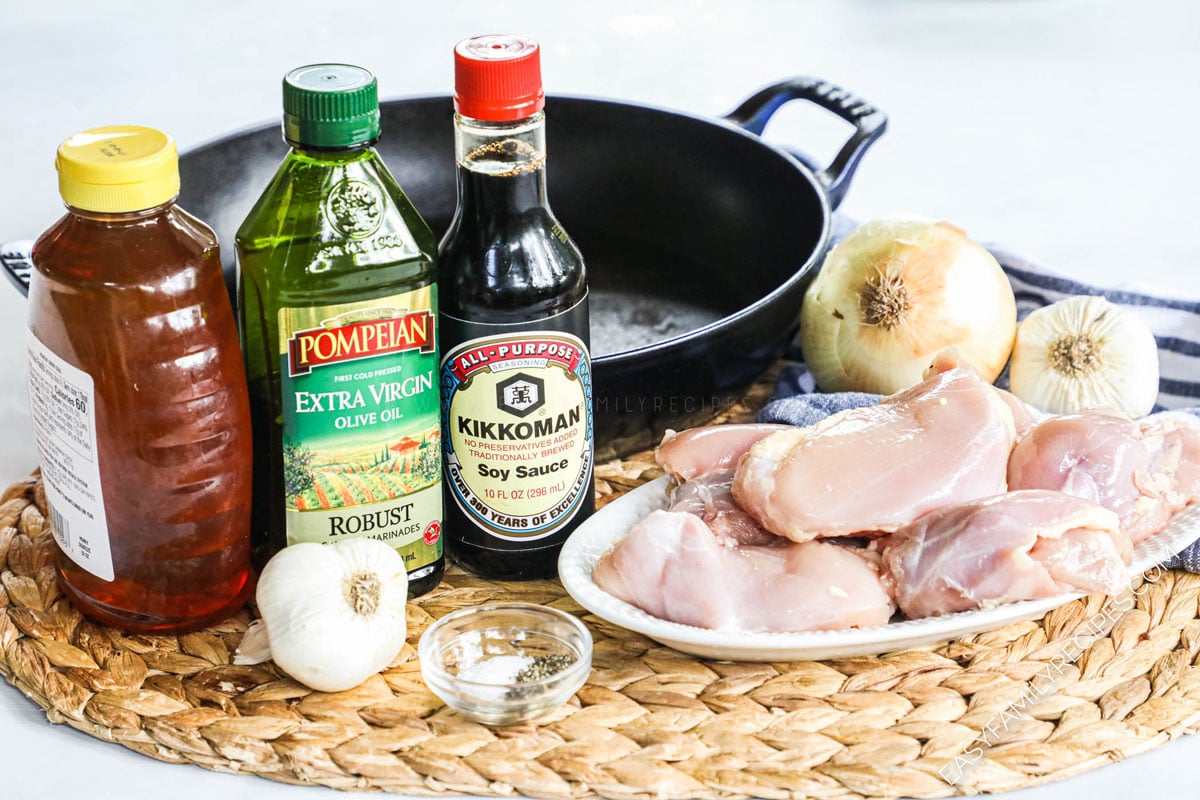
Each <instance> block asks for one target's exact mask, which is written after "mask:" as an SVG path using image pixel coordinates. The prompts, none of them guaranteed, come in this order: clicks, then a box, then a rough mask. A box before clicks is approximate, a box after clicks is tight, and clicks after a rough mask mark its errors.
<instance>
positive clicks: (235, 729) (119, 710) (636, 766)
mask: <svg viewBox="0 0 1200 800" xmlns="http://www.w3.org/2000/svg"><path fill="white" fill-rule="evenodd" d="M767 385H769V382H764V383H763V385H762V386H763V387H765V386H767ZM764 395H765V390H764V389H763V388H762V387H760V388H759V389H758V390H757V391H756V392H754V393H752V395H751V397H749V398H748V401H747V403H746V404H743V405H740V406H739V407H737V408H735V409H734V411H733V412H731V414H729V415H727V416H726V418H734V419H737V418H740V417H744V416H747V415H748V414H749V411H750V409H751V408H753V407H754V406H756V405H758V404H759V402H761V399H762V397H763V396H764ZM658 474H660V473H659V472H658V471H657V470H656V469H655V467H654V466H653V461H652V459H651V458H650V457H649V455H648V454H644V455H642V456H639V457H635V458H632V459H627V460H625V461H618V462H611V463H609V464H606V465H604V466H603V467H602V468H600V469H598V470H597V476H598V481H597V491H598V493H599V494H600V495H601V501H602V502H603V501H605V500H611V499H612V498H614V497H616V496H619V495H620V494H621V493H622V492H624V491H627V490H628V489H629V488H632V487H633V486H636V485H639V484H640V483H642V482H644V481H645V480H648V479H650V478H653V477H656V476H657V475H658ZM45 510H46V506H45V497H44V495H43V493H42V491H41V485H40V483H39V482H38V481H37V478H36V476H34V477H32V478H30V479H28V480H26V481H23V482H20V483H16V484H14V485H12V486H11V487H9V488H8V490H7V491H6V492H5V493H4V494H3V496H2V497H0V581H2V583H3V588H2V589H0V672H3V673H4V674H5V675H6V676H7V678H8V680H9V682H10V683H12V684H14V685H15V686H17V687H18V688H19V689H20V690H21V691H22V692H24V693H25V694H26V695H27V696H28V697H29V698H30V699H32V700H33V701H34V702H36V703H37V704H38V705H39V706H41V707H42V708H43V709H45V711H46V716H47V718H48V719H49V720H50V721H51V722H55V723H65V724H67V725H70V726H71V727H73V728H76V729H78V730H81V731H83V732H85V733H87V734H90V735H92V736H95V737H96V738H98V739H103V740H106V741H111V742H118V743H120V744H122V745H124V746H125V747H128V748H130V749H132V750H136V751H137V752H139V753H142V754H144V755H147V756H150V757H151V758H156V759H159V760H162V761H168V762H174V763H192V764H199V765H200V766H202V767H205V768H208V769H213V770H219V771H223V772H238V773H246V774H253V775H259V776H262V777H265V778H269V779H271V780H276V781H283V782H287V783H298V784H322V785H325V786H331V787H334V788H338V789H366V790H372V789H373V790H385V791H392V792H404V793H408V794H421V795H425V794H430V795H432V794H442V793H451V794H461V793H469V794H479V795H514V794H524V795H527V796H530V797H539V798H540V797H545V798H566V797H588V796H601V797H609V798H649V797H656V798H708V797H714V798H716V797H720V798H726V797H742V796H753V797H764V798H793V797H794V798H801V797H814V798H856V797H870V798H876V797H901V796H913V797H944V796H948V795H953V794H973V793H976V792H981V791H1001V790H1006V789H1015V788H1019V787H1022V786H1029V785H1032V784H1035V783H1042V782H1045V781H1049V780H1055V779H1058V778H1062V777H1066V776H1068V775H1072V774H1074V773H1077V772H1080V771H1083V770H1087V769H1091V768H1093V767H1097V766H1100V765H1102V764H1106V763H1108V762H1111V761H1117V760H1120V759H1122V758H1124V757H1126V756H1129V755H1132V754H1135V753H1138V752H1141V751H1144V750H1148V749H1150V748H1153V747H1156V746H1158V745H1160V744H1163V743H1164V742H1167V741H1169V740H1170V739H1172V738H1174V737H1176V736H1178V735H1180V734H1182V733H1186V732H1189V730H1190V728H1191V726H1192V725H1194V724H1197V723H1200V664H1198V662H1200V619H1198V618H1197V602H1198V597H1200V576H1195V575H1188V574H1183V573H1172V572H1164V573H1161V574H1158V575H1154V576H1151V577H1152V580H1148V581H1147V582H1146V583H1144V584H1142V586H1141V587H1139V588H1138V590H1137V591H1136V592H1134V593H1131V594H1130V595H1129V596H1128V597H1125V598H1117V599H1113V598H1105V597H1100V596H1094V597H1090V598H1085V599H1082V600H1078V601H1076V602H1073V603H1070V604H1069V605H1067V606H1064V607H1063V608H1060V609H1058V610H1056V611H1054V612H1051V613H1050V614H1048V615H1046V617H1045V618H1044V619H1042V620H1039V621H1033V622H1023V623H1019V624H1015V625H1010V626H1008V627H1005V628H1001V629H999V630H996V631H992V632H990V633H986V634H980V635H978V636H974V637H971V638H969V639H966V640H962V641H956V642H949V643H946V644H942V645H940V646H936V647H932V648H926V649H919V650H910V651H904V652H898V653H891V654H888V655H884V656H880V657H862V658H851V659H845V660H840V661H827V662H798V663H786V664H785V663H780V664H737V663H727V662H706V661H698V660H696V659H694V658H692V657H690V656H686V655H683V654H681V653H678V652H675V651H673V650H670V649H667V648H664V647H662V646H659V645H657V644H655V643H654V642H652V641H650V640H648V639H645V638H643V637H641V636H638V635H636V634H631V633H629V632H627V631H625V630H623V629H621V628H617V627H615V626H613V625H610V624H608V623H606V622H604V621H603V620H600V619H597V618H595V617H593V616H591V615H589V614H586V613H584V612H583V610H582V609H580V608H579V607H578V606H577V605H576V604H575V603H574V602H573V601H572V600H571V599H570V598H569V597H567V596H566V595H565V593H564V591H563V589H562V587H561V586H559V585H558V583H557V582H551V581H539V582H534V583H526V584H502V583H492V582H488V581H484V580H480V579H478V578H473V577H471V576H468V575H466V574H463V573H462V572H460V571H457V570H454V569H451V570H450V571H449V572H448V573H447V576H446V579H445V582H444V583H443V584H442V585H441V586H440V587H439V588H438V589H437V590H436V591H434V592H433V593H431V594H429V595H427V596H425V597H423V598H421V599H420V600H418V601H416V602H413V603H410V604H409V620H408V622H409V637H408V644H407V645H405V648H404V651H403V652H402V653H401V655H400V657H399V658H398V660H397V662H396V663H394V665H393V666H392V667H391V668H390V669H389V670H387V671H386V672H384V673H383V674H381V675H378V676H376V677H374V678H372V679H370V680H368V681H367V682H366V683H364V684H363V685H361V686H359V687H358V688H356V689H354V690H352V691H348V692H341V693H338V694H323V693H320V692H313V691H311V690H309V689H307V688H305V687H303V686H301V685H299V684H297V683H295V682H294V681H292V680H289V679H288V678H287V677H286V676H284V675H283V674H282V673H280V672H278V671H276V670H275V669H274V667H273V666H272V665H271V664H269V663H268V664H265V665H261V666H258V667H245V666H233V665H231V664H230V663H229V662H230V656H231V653H233V651H234V650H235V649H236V647H237V645H238V642H239V641H240V640H241V637H242V634H243V633H244V631H245V630H246V626H247V624H248V622H249V617H248V615H247V613H246V612H242V613H240V614H238V615H237V616H235V617H233V618H232V619H229V620H227V621H226V622H224V623H222V624H220V625H217V626H214V627H212V628H209V629H208V630H205V631H203V632H200V633H192V634H187V635H183V636H179V637H174V636H130V635H124V634H121V633H119V632H117V631H115V630H111V629H107V628H104V627H102V626H99V625H97V624H95V623H93V622H91V621H89V620H87V619H85V618H83V617H82V616H81V615H80V614H79V612H77V611H76V610H75V609H74V608H72V607H71V605H70V604H69V603H68V602H67V601H66V599H65V598H63V597H62V595H61V594H60V593H59V591H58V588H57V586H56V584H55V580H54V570H53V567H52V560H53V556H54V544H53V540H52V538H51V536H50V535H49V525H48V523H47V521H46V519H45ZM501 599H503V600H515V599H519V600H525V601H530V602H536V603H545V604H549V605H553V606H555V607H557V608H561V609H564V610H567V611H571V612H574V613H577V614H581V615H582V617H583V619H584V620H585V621H586V622H587V624H588V625H589V627H590V628H591V630H592V634H593V636H594V637H595V654H594V668H593V670H592V674H591V677H590V679H589V681H588V684H587V685H586V686H585V687H584V688H583V689H581V690H580V691H579V693H578V694H577V696H576V697H575V698H573V699H572V700H571V702H569V703H568V704H567V705H566V706H565V707H563V708H562V709H560V710H559V711H557V712H555V713H554V714H552V715H550V716H548V717H545V718H543V719H541V720H538V721H537V722H536V723H533V724H527V725H523V726H519V727H514V728H487V727H485V726H482V725H477V724H474V723H472V722H469V721H467V720H465V719H464V718H462V717H460V716H459V715H457V714H456V713H454V712H452V711H449V710H448V709H446V708H445V707H444V706H443V705H442V703H441V701H440V700H438V699H437V698H436V697H434V696H433V695H432V694H430V692H429V691H428V690H427V689H426V688H425V685H424V683H423V682H422V680H421V674H420V668H419V666H418V664H417V660H416V644H417V640H418V639H419V638H420V636H421V633H422V632H423V631H424V630H425V628H426V627H427V626H428V624H429V623H430V622H431V621H432V620H433V619H436V618H437V617H440V616H442V615H444V614H446V613H449V612H450V611H453V610H456V609H459V608H464V607H469V606H474V605H479V604H481V603H485V602H489V601H493V600H501Z"/></svg>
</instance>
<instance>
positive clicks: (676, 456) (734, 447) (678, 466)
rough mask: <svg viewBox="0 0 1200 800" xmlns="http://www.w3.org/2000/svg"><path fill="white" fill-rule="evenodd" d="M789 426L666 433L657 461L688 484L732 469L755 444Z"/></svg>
mask: <svg viewBox="0 0 1200 800" xmlns="http://www.w3.org/2000/svg"><path fill="white" fill-rule="evenodd" d="M790 427H791V426H790V425H774V424H770V423H748V424H744V425H714V426H712V427H708V428H691V429H690V430H686V431H682V432H679V433H676V432H675V431H667V435H666V436H664V437H663V440H662V444H660V445H659V446H658V447H657V448H656V449H655V451H654V458H655V460H656V461H658V464H659V466H661V467H662V468H663V469H665V470H666V471H667V472H668V473H670V474H671V475H673V476H674V477H675V478H676V479H678V480H681V481H689V480H691V479H692V478H695V477H698V476H700V475H703V474H705V473H707V472H712V471H713V470H721V469H733V468H734V467H736V466H737V464H738V461H739V460H741V458H742V456H744V455H746V451H748V450H749V449H750V448H751V447H752V446H753V445H754V443H755V442H757V441H759V440H761V439H764V438H766V437H767V436H770V435H771V434H772V433H777V432H779V431H782V430H787V429H788V428H790Z"/></svg>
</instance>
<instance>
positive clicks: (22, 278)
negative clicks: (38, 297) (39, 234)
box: [0, 239, 33, 297]
mask: <svg viewBox="0 0 1200 800" xmlns="http://www.w3.org/2000/svg"><path fill="white" fill-rule="evenodd" d="M0 264H2V265H3V266H4V274H5V275H7V276H8V279H9V280H10V281H12V285H13V286H15V287H17V291H18V292H20V293H21V294H23V295H25V296H26V297H28V296H29V273H30V272H32V271H33V240H32V239H22V240H20V241H17V242H5V243H4V244H0Z"/></svg>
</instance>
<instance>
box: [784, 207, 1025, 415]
mask: <svg viewBox="0 0 1200 800" xmlns="http://www.w3.org/2000/svg"><path fill="white" fill-rule="evenodd" d="M1016 330H1017V306H1016V301H1015V300H1014V298H1013V291H1012V286H1011V285H1010V284H1009V282H1008V278H1007V276H1005V274H1004V271H1003V270H1002V269H1000V265H999V264H998V263H997V262H996V259H995V258H993V257H992V254H991V253H989V252H988V251H987V250H985V249H984V248H982V247H980V246H979V245H978V244H976V243H975V242H973V241H971V240H970V239H968V238H967V235H966V234H965V233H964V232H963V231H961V230H959V229H958V228H956V227H954V226H953V225H950V224H949V223H947V222H939V221H936V220H931V219H924V218H920V217H890V218H886V219H880V220H875V221H873V222H868V223H866V224H865V225H862V226H860V227H859V228H858V229H856V230H855V231H854V232H853V233H851V234H850V235H849V236H847V237H846V238H845V239H844V240H843V241H842V242H841V244H839V245H838V246H837V247H835V248H834V249H833V250H832V251H831V252H830V253H829V255H828V257H826V259H825V263H824V265H823V266H822V267H821V272H820V274H819V275H818V276H817V278H816V280H814V281H813V284H812V285H811V286H810V287H809V288H808V292H807V294H805V296H804V305H803V308H802V310H801V314H800V344H801V346H802V347H803V349H804V358H805V361H806V363H807V364H808V367H809V369H811V370H812V373H813V377H814V378H815V379H816V381H817V385H818V386H819V387H820V388H821V389H822V390H823V391H826V392H842V391H860V392H877V393H880V394H892V393H893V392H898V391H901V390H903V389H907V388H908V387H910V386H913V385H915V384H917V383H919V382H920V380H921V375H922V373H924V371H925V369H926V368H927V367H928V366H929V364H930V362H931V361H932V360H933V357H934V356H935V355H937V354H938V353H939V352H941V351H942V350H944V349H945V348H947V347H953V348H956V349H957V350H958V354H959V356H960V357H961V358H962V359H963V360H964V361H966V362H968V363H970V364H971V366H973V367H974V368H975V369H976V370H977V371H978V372H979V374H980V376H981V377H983V379H984V380H987V381H989V382H990V381H993V380H995V379H996V376H998V375H999V374H1000V372H1001V370H1003V369H1004V364H1005V362H1007V361H1008V355H1009V353H1010V352H1011V351H1012V347H1013V339H1014V338H1015V336H1016Z"/></svg>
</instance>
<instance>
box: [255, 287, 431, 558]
mask: <svg viewBox="0 0 1200 800" xmlns="http://www.w3.org/2000/svg"><path fill="white" fill-rule="evenodd" d="M436 309H437V294H436V288H435V287H434V286H426V287H423V288H420V289H417V290H415V291H412V292H407V293H405V294H399V295H393V296H391V297H384V298H379V299H376V300H369V301H366V302H360V303H346V304H342V305H332V306H321V307H316V308H284V309H280V311H279V337H280V341H279V352H280V356H279V357H280V359H281V362H282V365H281V366H282V370H281V376H282V381H281V382H282V387H281V388H282V393H283V442H284V444H283V447H284V452H283V463H284V467H283V469H284V493H285V495H286V503H285V508H286V520H287V542H288V544H289V545H290V544H295V543H296V542H325V543H329V542H337V541H341V540H343V539H347V538H352V537H369V538H372V539H378V540H380V541H382V542H385V543H387V544H389V545H391V546H392V547H395V548H396V550H397V551H399V553H400V555H402V556H403V557H404V561H405V564H406V565H407V567H408V571H409V572H410V573H411V572H414V571H416V570H419V569H421V568H422V567H426V566H429V565H431V564H433V563H434V562H436V561H437V560H438V559H439V558H440V557H441V555H442V541H441V531H442V523H441V520H442V489H441V446H442V445H441V435H442V433H441V426H440V420H439V397H438V386H437V368H438V363H437V332H436Z"/></svg>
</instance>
